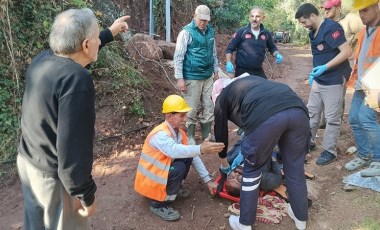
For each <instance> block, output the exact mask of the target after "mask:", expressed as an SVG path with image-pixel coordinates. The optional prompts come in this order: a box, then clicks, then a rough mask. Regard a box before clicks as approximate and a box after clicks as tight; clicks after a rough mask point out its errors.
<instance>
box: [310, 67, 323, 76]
mask: <svg viewBox="0 0 380 230" xmlns="http://www.w3.org/2000/svg"><path fill="white" fill-rule="evenodd" d="M326 70H327V65H320V66H317V67H314V68H313V69H312V70H311V73H310V75H313V77H318V76H321V75H322V74H323V73H324V72H326Z"/></svg>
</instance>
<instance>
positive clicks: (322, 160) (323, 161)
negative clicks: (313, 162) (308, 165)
mask: <svg viewBox="0 0 380 230" xmlns="http://www.w3.org/2000/svg"><path fill="white" fill-rule="evenodd" d="M335 159H336V156H335V155H334V154H332V153H330V152H329V151H327V150H323V152H322V153H321V155H320V156H319V158H318V160H317V165H320V166H324V165H328V164H330V163H331V162H333V161H334V160H335Z"/></svg>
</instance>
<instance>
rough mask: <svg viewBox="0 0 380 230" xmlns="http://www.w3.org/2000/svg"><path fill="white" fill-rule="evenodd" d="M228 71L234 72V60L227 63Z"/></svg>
mask: <svg viewBox="0 0 380 230" xmlns="http://www.w3.org/2000/svg"><path fill="white" fill-rule="evenodd" d="M226 71H227V73H233V72H234V65H233V64H232V62H230V61H228V62H227V63H226Z"/></svg>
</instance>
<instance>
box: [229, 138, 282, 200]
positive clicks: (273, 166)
mask: <svg viewBox="0 0 380 230" xmlns="http://www.w3.org/2000/svg"><path fill="white" fill-rule="evenodd" d="M240 144H241V140H239V141H237V142H236V143H235V145H234V147H233V148H232V149H231V150H230V151H229V152H228V153H227V161H228V162H229V163H230V165H231V171H230V172H229V174H228V175H227V178H226V192H227V193H228V194H230V195H231V196H236V197H239V196H240V188H241V178H242V174H243V162H244V159H243V155H242V154H241V151H240ZM277 149H278V148H277ZM277 156H278V152H275V151H273V154H272V158H271V160H268V161H267V163H266V167H264V168H263V170H262V176H261V181H260V186H259V187H260V190H261V191H263V192H269V191H271V190H274V189H276V188H278V187H279V186H280V185H282V184H283V181H282V172H281V167H280V165H279V163H278V161H277ZM279 190H280V189H279ZM280 196H282V197H283V198H285V199H287V197H286V194H280Z"/></svg>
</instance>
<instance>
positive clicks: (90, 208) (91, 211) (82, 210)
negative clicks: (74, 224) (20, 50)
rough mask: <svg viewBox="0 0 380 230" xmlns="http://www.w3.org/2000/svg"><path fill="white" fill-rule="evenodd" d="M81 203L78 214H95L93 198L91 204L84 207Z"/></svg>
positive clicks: (87, 215)
mask: <svg viewBox="0 0 380 230" xmlns="http://www.w3.org/2000/svg"><path fill="white" fill-rule="evenodd" d="M81 205H82V207H81V208H80V209H78V213H79V215H81V216H83V217H90V216H92V215H94V214H95V211H96V200H94V203H92V205H90V206H88V207H86V206H84V205H83V204H82V202H81Z"/></svg>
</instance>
